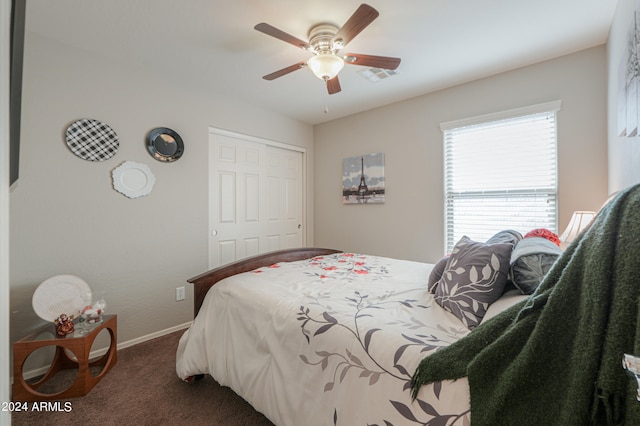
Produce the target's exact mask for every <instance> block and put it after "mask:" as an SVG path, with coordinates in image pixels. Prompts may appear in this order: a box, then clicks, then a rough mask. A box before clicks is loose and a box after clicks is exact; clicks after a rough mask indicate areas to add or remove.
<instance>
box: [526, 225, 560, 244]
mask: <svg viewBox="0 0 640 426" xmlns="http://www.w3.org/2000/svg"><path fill="white" fill-rule="evenodd" d="M528 237H542V238H546V239H547V240H549V241H551V242H552V243H553V244H555V245H557V246H558V247H560V238H559V237H558V236H557V235H556V234H555V233H554V232H551V231H549V230H548V229H545V228H538V229H532V230H531V231H529V232H528V233H527V234H526V235H525V236H524V238H528Z"/></svg>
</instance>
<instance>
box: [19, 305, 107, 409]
mask: <svg viewBox="0 0 640 426" xmlns="http://www.w3.org/2000/svg"><path fill="white" fill-rule="evenodd" d="M91 327H93V328H91ZM104 329H107V330H108V331H109V334H110V336H111V344H110V346H109V349H108V351H107V353H105V354H104V355H103V356H101V357H100V358H98V359H96V360H93V361H92V360H90V359H89V352H90V351H91V346H92V344H93V342H94V340H95V339H96V337H97V336H98V334H99V333H100V331H102V330H104ZM117 331H118V316H117V315H105V316H104V318H103V321H102V323H101V324H98V325H95V326H94V325H90V326H89V329H88V330H87V331H86V332H85V333H82V332H81V330H80V329H79V327H78V326H77V325H76V331H75V332H74V333H73V334H70V335H68V336H66V337H54V338H51V339H43V340H36V338H37V337H38V336H40V335H42V334H43V333H46V332H50V333H51V334H52V335H53V336H56V332H55V326H54V325H53V324H48V325H45V326H43V327H41V328H39V329H38V330H36V331H34V332H33V333H31V334H29V335H28V336H25V337H23V338H22V339H20V340H18V341H16V342H15V343H14V344H13V400H14V401H20V402H24V401H50V400H59V399H66V398H75V397H79V396H84V395H86V394H87V393H89V391H90V390H91V389H92V388H93V387H94V386H95V385H96V383H98V382H99V381H100V380H101V379H102V378H103V377H104V375H105V374H107V372H108V371H109V370H110V369H111V367H113V366H114V365H115V363H116V361H117V348H116V344H117V336H118V335H117ZM45 346H55V347H56V352H55V355H54V357H53V361H52V363H51V366H50V367H49V370H48V371H47V373H46V374H45V375H44V376H43V377H42V378H41V379H40V380H38V381H37V382H36V383H33V384H30V383H27V382H26V381H25V380H24V375H23V368H24V363H25V361H26V359H27V358H28V357H29V355H30V354H31V353H33V352H34V351H35V350H37V349H39V348H42V347H45ZM67 351H70V352H72V353H73V354H74V355H75V357H76V359H75V360H74V359H72V358H70V357H69V355H68V354H67ZM95 366H103V368H102V371H100V373H99V374H98V375H97V376H93V375H92V374H91V371H90V368H91V367H95ZM71 368H73V369H77V370H78V374H77V377H76V379H75V381H74V382H73V384H72V385H71V386H70V387H69V388H67V389H65V390H63V391H61V392H58V393H53V394H47V393H41V392H38V389H39V388H40V387H41V386H42V385H43V384H44V383H46V382H47V381H48V380H49V379H51V378H52V377H53V376H55V375H56V373H57V372H58V371H60V370H66V369H71Z"/></svg>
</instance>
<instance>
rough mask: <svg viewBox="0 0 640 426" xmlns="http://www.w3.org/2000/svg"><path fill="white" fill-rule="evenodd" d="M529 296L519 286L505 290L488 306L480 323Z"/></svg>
mask: <svg viewBox="0 0 640 426" xmlns="http://www.w3.org/2000/svg"><path fill="white" fill-rule="evenodd" d="M527 297H529V296H528V295H526V294H522V293H521V292H520V290H518V289H517V288H515V289H513V290H509V291H507V292H505V293H504V294H503V295H502V296H500V298H499V299H498V300H496V301H495V302H493V303H492V304H491V305H489V308H487V313H486V314H484V317H483V318H482V321H481V322H480V324H482V323H483V322H486V321H488V320H489V319H491V318H493V317H495V316H496V315H498V314H499V313H500V312H502V311H506V310H507V309H509V308H510V307H512V306H513V305H515V304H517V303H518V302H521V301H522V300H525V299H526V298H527Z"/></svg>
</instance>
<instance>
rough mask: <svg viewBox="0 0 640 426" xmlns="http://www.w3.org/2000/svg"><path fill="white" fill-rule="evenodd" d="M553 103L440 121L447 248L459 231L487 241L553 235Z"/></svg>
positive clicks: (554, 179)
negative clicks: (539, 232)
mask: <svg viewBox="0 0 640 426" xmlns="http://www.w3.org/2000/svg"><path fill="white" fill-rule="evenodd" d="M558 108H559V102H554V103H550V104H544V105H539V106H535V107H531V108H526V109H522V110H513V111H509V112H507V113H504V114H495V115H491V116H484V117H479V118H477V119H472V120H464V121H460V122H453V123H444V124H443V125H442V129H443V131H444V163H445V167H444V170H445V179H444V180H445V222H446V223H445V245H446V247H445V250H446V252H447V253H450V252H451V250H452V249H453V247H454V245H455V243H456V242H457V241H458V240H459V239H460V238H462V236H463V235H467V236H468V237H469V238H471V239H473V240H476V241H486V240H487V239H488V238H490V237H491V236H492V235H494V234H495V233H496V232H498V231H501V230H503V229H514V230H516V231H519V232H520V233H522V234H523V235H524V234H526V233H527V232H529V231H530V230H532V229H535V228H547V229H550V230H552V231H554V232H557V154H556V153H557V142H556V139H557V132H556V112H557V110H558ZM519 114H522V115H519ZM500 116H502V118H500ZM485 120H486V121H485Z"/></svg>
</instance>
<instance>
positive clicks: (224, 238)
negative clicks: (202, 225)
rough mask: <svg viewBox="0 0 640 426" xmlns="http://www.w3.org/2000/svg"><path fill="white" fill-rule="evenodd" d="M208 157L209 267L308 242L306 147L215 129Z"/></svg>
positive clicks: (210, 136)
mask: <svg viewBox="0 0 640 426" xmlns="http://www.w3.org/2000/svg"><path fill="white" fill-rule="evenodd" d="M292 148H293V147H292ZM209 157H210V158H209V160H210V161H209V167H210V171H209V224H210V226H209V228H210V229H209V267H210V268H215V267H217V266H220V265H224V264H227V263H229V262H232V261H234V260H238V259H242V258H244V257H248V256H253V255H257V254H260V253H265V252H268V251H272V250H279V249H285V248H294V247H301V246H303V243H304V223H303V212H304V199H305V197H304V193H303V191H304V185H303V183H304V164H303V160H304V158H303V157H304V152H303V151H299V150H296V149H287V148H286V146H283V145H282V144H273V143H269V142H268V141H262V140H260V139H258V138H254V137H249V136H244V135H240V134H235V133H229V132H224V133H217V132H214V131H211V132H210V134H209Z"/></svg>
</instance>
